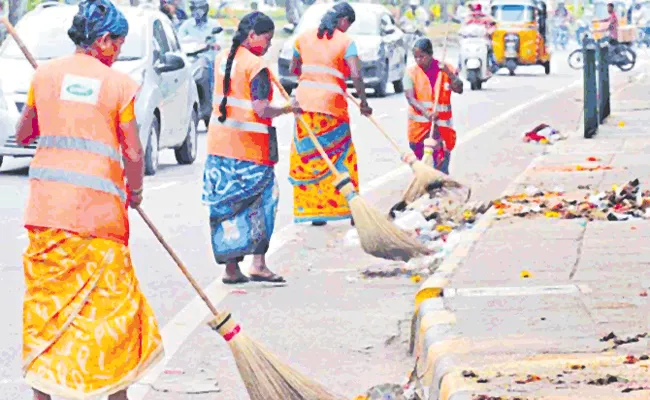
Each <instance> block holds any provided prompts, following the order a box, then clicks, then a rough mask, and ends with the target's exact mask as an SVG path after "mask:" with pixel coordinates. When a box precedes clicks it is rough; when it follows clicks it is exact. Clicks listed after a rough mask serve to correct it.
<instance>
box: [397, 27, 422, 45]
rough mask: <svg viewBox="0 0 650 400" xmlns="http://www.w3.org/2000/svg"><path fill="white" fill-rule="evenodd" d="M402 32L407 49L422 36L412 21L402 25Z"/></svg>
mask: <svg viewBox="0 0 650 400" xmlns="http://www.w3.org/2000/svg"><path fill="white" fill-rule="evenodd" d="M402 31H403V32H404V42H405V43H406V46H408V48H409V49H410V48H412V47H413V45H414V44H415V42H416V41H417V40H418V39H419V38H421V37H423V36H424V34H423V33H422V32H421V31H420V29H418V27H417V25H416V24H415V23H413V22H412V21H408V22H405V23H404V24H402Z"/></svg>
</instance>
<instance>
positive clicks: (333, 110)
mask: <svg viewBox="0 0 650 400" xmlns="http://www.w3.org/2000/svg"><path fill="white" fill-rule="evenodd" d="M355 18H356V15H355V12H354V9H353V8H352V6H350V5H349V4H348V3H345V2H341V3H337V4H336V5H334V7H332V9H331V10H329V11H328V12H327V13H326V14H325V15H324V16H323V18H322V19H321V23H320V25H319V27H318V28H316V29H310V30H308V31H306V32H304V33H302V34H301V35H299V36H298V38H297V39H296V42H295V45H294V54H293V59H292V60H291V64H290V66H289V70H290V71H292V72H293V73H294V74H296V75H298V76H299V78H298V88H297V89H296V99H297V100H298V103H299V104H300V107H301V108H302V109H303V110H304V112H303V113H302V114H301V116H302V119H303V120H304V122H305V123H306V124H307V125H308V127H305V126H303V123H302V122H300V119H296V130H295V135H294V139H293V143H292V146H291V159H290V166H289V181H290V182H291V184H292V185H293V215H294V221H295V222H311V223H312V225H317V226H322V225H325V224H326V223H327V222H328V221H335V220H342V219H350V220H351V223H352V224H354V221H353V220H352V218H351V213H350V208H349V206H348V204H347V200H346V199H345V197H344V196H343V194H342V193H341V192H339V191H338V190H337V188H336V187H335V183H334V176H333V175H332V174H331V173H330V171H329V169H328V168H327V164H326V163H325V160H323V159H322V158H321V157H320V155H319V153H318V152H317V151H316V148H315V147H314V144H313V142H312V141H311V139H310V138H309V136H308V135H307V130H306V128H308V129H309V130H311V131H312V132H313V133H314V135H315V136H316V137H317V138H318V140H319V142H320V144H321V146H322V147H323V149H324V150H325V153H327V156H328V157H329V158H330V159H331V160H332V162H333V163H334V165H336V167H337V168H338V169H339V171H341V172H343V173H348V174H349V175H350V180H351V182H352V184H353V185H354V187H355V189H356V190H357V191H358V190H359V172H358V166H357V153H356V151H355V149H354V144H353V143H352V136H351V134H350V115H349V113H348V101H347V99H346V98H345V92H346V90H347V84H346V79H347V77H348V76H350V77H351V78H352V82H353V83H354V87H355V89H356V91H357V94H358V95H359V99H360V100H361V114H363V115H366V116H368V115H370V114H371V113H372V109H371V108H370V107H369V106H368V101H367V99H366V89H365V86H364V84H363V78H362V76H361V62H360V61H359V56H358V52H357V46H356V44H355V42H354V40H352V38H351V37H350V36H348V35H347V34H346V33H345V32H346V31H347V30H348V28H350V26H351V25H352V24H353V23H354V21H355Z"/></svg>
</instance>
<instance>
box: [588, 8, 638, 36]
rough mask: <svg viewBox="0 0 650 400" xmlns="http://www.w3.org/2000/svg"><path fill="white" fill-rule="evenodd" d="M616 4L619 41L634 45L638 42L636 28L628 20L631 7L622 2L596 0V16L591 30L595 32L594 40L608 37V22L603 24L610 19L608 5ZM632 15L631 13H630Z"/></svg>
mask: <svg viewBox="0 0 650 400" xmlns="http://www.w3.org/2000/svg"><path fill="white" fill-rule="evenodd" d="M609 3H613V4H614V12H616V16H617V17H618V41H619V42H621V43H632V42H634V41H635V40H636V26H634V25H633V24H632V21H629V20H628V11H630V7H629V6H628V4H627V3H626V2H625V1H621V0H614V1H611V0H594V15H593V19H592V22H591V28H592V31H593V32H594V39H596V40H600V39H602V38H603V37H605V36H607V22H601V21H602V20H604V19H607V18H609V12H608V11H607V4H609ZM630 15H631V13H630Z"/></svg>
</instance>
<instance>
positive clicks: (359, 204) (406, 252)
mask: <svg viewBox="0 0 650 400" xmlns="http://www.w3.org/2000/svg"><path fill="white" fill-rule="evenodd" d="M342 178H343V180H345V179H347V176H346V175H345V174H344V175H343V176H342ZM339 187H340V186H339ZM339 191H340V192H341V193H342V194H343V195H344V196H345V198H346V199H347V201H348V205H349V206H350V212H351V213H352V218H354V225H355V227H356V228H357V232H358V234H359V241H360V242H361V248H363V250H364V251H365V252H366V253H368V254H370V255H373V256H375V257H379V258H384V259H387V260H401V261H404V262H406V261H408V260H410V259H411V258H413V257H417V256H421V255H426V254H431V250H429V249H428V248H427V247H426V246H424V244H422V243H420V242H419V241H417V239H415V238H414V237H412V236H411V235H409V234H408V233H406V232H404V231H403V230H401V229H400V228H398V227H397V226H395V225H394V224H393V223H392V222H391V221H390V220H389V219H388V218H387V217H386V216H384V215H381V214H380V213H379V211H377V210H375V209H374V208H373V207H372V206H370V205H369V204H368V203H367V202H366V201H365V200H364V199H363V198H362V197H361V196H359V195H358V193H357V192H356V190H355V189H354V186H353V185H352V183H346V184H345V185H343V186H342V187H341V188H340V189H339Z"/></svg>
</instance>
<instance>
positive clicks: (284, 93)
mask: <svg viewBox="0 0 650 400" xmlns="http://www.w3.org/2000/svg"><path fill="white" fill-rule="evenodd" d="M269 75H270V77H271V80H272V81H273V83H274V84H275V86H277V87H278V90H279V91H280V93H281V94H282V97H284V99H285V100H287V101H289V100H290V99H291V98H290V97H289V94H288V93H287V91H286V90H284V87H283V86H282V84H281V83H280V82H278V78H276V77H275V75H273V74H272V73H270V74H269ZM298 120H299V121H300V122H301V123H302V125H303V126H304V127H305V130H306V131H307V135H309V138H310V139H311V141H312V142H314V146H315V147H316V150H318V153H319V154H320V156H321V157H322V158H323V160H325V162H326V163H327V167H328V168H329V169H330V171H332V174H334V176H335V177H336V178H337V179H341V178H342V176H341V173H340V172H339V171H338V170H337V169H336V167H335V166H334V164H333V163H332V160H330V158H329V157H328V156H327V153H325V150H323V147H322V146H321V145H320V142H319V141H318V138H317V137H316V136H315V135H314V133H313V132H312V131H311V129H310V128H309V125H307V123H306V122H305V120H304V119H303V118H302V115H301V116H298Z"/></svg>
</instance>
